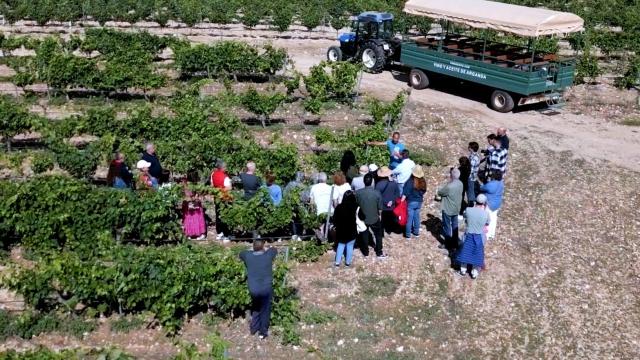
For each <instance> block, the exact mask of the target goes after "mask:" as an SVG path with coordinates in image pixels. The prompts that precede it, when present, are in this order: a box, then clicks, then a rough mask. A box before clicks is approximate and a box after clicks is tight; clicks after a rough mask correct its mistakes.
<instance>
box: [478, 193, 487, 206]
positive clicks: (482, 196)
mask: <svg viewBox="0 0 640 360" xmlns="http://www.w3.org/2000/svg"><path fill="white" fill-rule="evenodd" d="M476 202H477V203H478V204H486V203H487V195H485V194H480V195H478V196H476Z"/></svg>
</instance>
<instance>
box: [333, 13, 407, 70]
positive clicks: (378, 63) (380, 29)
mask: <svg viewBox="0 0 640 360" xmlns="http://www.w3.org/2000/svg"><path fill="white" fill-rule="evenodd" d="M351 20H352V22H351V31H350V32H346V33H342V34H340V35H339V36H338V41H340V46H332V47H330V48H329V50H328V51H327V60H329V61H344V60H356V61H363V63H364V65H365V68H367V70H371V71H374V72H377V71H379V70H382V67H384V65H385V64H386V62H387V60H388V59H389V58H390V55H393V53H394V52H395V49H396V48H397V46H398V45H399V42H398V41H396V40H395V39H394V35H395V34H394V32H393V15H392V14H389V13H381V12H363V13H362V14H360V15H358V16H356V17H352V18H351ZM367 49H368V50H367ZM365 53H366V54H365ZM363 56H364V57H366V59H364V58H363ZM365 60H366V61H365Z"/></svg>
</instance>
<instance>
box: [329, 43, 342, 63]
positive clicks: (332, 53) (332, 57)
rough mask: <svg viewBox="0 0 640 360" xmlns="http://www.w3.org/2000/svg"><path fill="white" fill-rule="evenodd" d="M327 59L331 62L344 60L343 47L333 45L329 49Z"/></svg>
mask: <svg viewBox="0 0 640 360" xmlns="http://www.w3.org/2000/svg"><path fill="white" fill-rule="evenodd" d="M327 60H328V61H329V62H336V61H342V49H340V47H338V46H331V47H329V50H327Z"/></svg>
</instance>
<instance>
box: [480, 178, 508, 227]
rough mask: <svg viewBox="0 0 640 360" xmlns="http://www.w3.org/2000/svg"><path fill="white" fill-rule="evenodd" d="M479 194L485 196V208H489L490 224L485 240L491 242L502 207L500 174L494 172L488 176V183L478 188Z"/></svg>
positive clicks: (502, 186)
mask: <svg viewBox="0 0 640 360" xmlns="http://www.w3.org/2000/svg"><path fill="white" fill-rule="evenodd" d="M480 192H481V193H483V194H485V195H486V196H487V206H488V208H489V215H490V223H489V231H488V232H487V239H489V240H492V239H494V238H495V236H496V228H497V226H498V210H500V207H501V206H502V197H503V195H504V181H503V180H502V172H500V171H496V172H492V173H491V174H490V175H489V181H488V182H487V183H486V184H484V185H482V186H481V187H480Z"/></svg>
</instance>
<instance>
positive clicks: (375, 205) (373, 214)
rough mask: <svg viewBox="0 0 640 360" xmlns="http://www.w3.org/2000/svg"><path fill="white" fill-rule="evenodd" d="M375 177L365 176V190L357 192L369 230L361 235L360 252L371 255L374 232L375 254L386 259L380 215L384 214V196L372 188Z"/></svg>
mask: <svg viewBox="0 0 640 360" xmlns="http://www.w3.org/2000/svg"><path fill="white" fill-rule="evenodd" d="M372 184H373V176H372V175H371V174H367V175H365V176H364V186H365V188H364V189H360V190H358V191H357V192H356V198H357V200H358V205H359V206H360V208H361V209H362V212H363V213H364V215H365V219H364V223H365V225H367V230H366V231H365V232H363V233H361V236H362V243H361V248H360V250H361V251H362V254H363V255H364V256H368V255H369V244H370V243H371V240H370V237H371V233H372V232H373V236H374V238H375V246H374V249H375V252H376V255H377V257H378V259H383V258H386V257H387V255H386V254H384V253H383V252H382V236H383V232H382V222H381V221H380V214H381V212H382V195H380V192H379V191H377V190H376V189H374V188H373V187H372Z"/></svg>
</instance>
